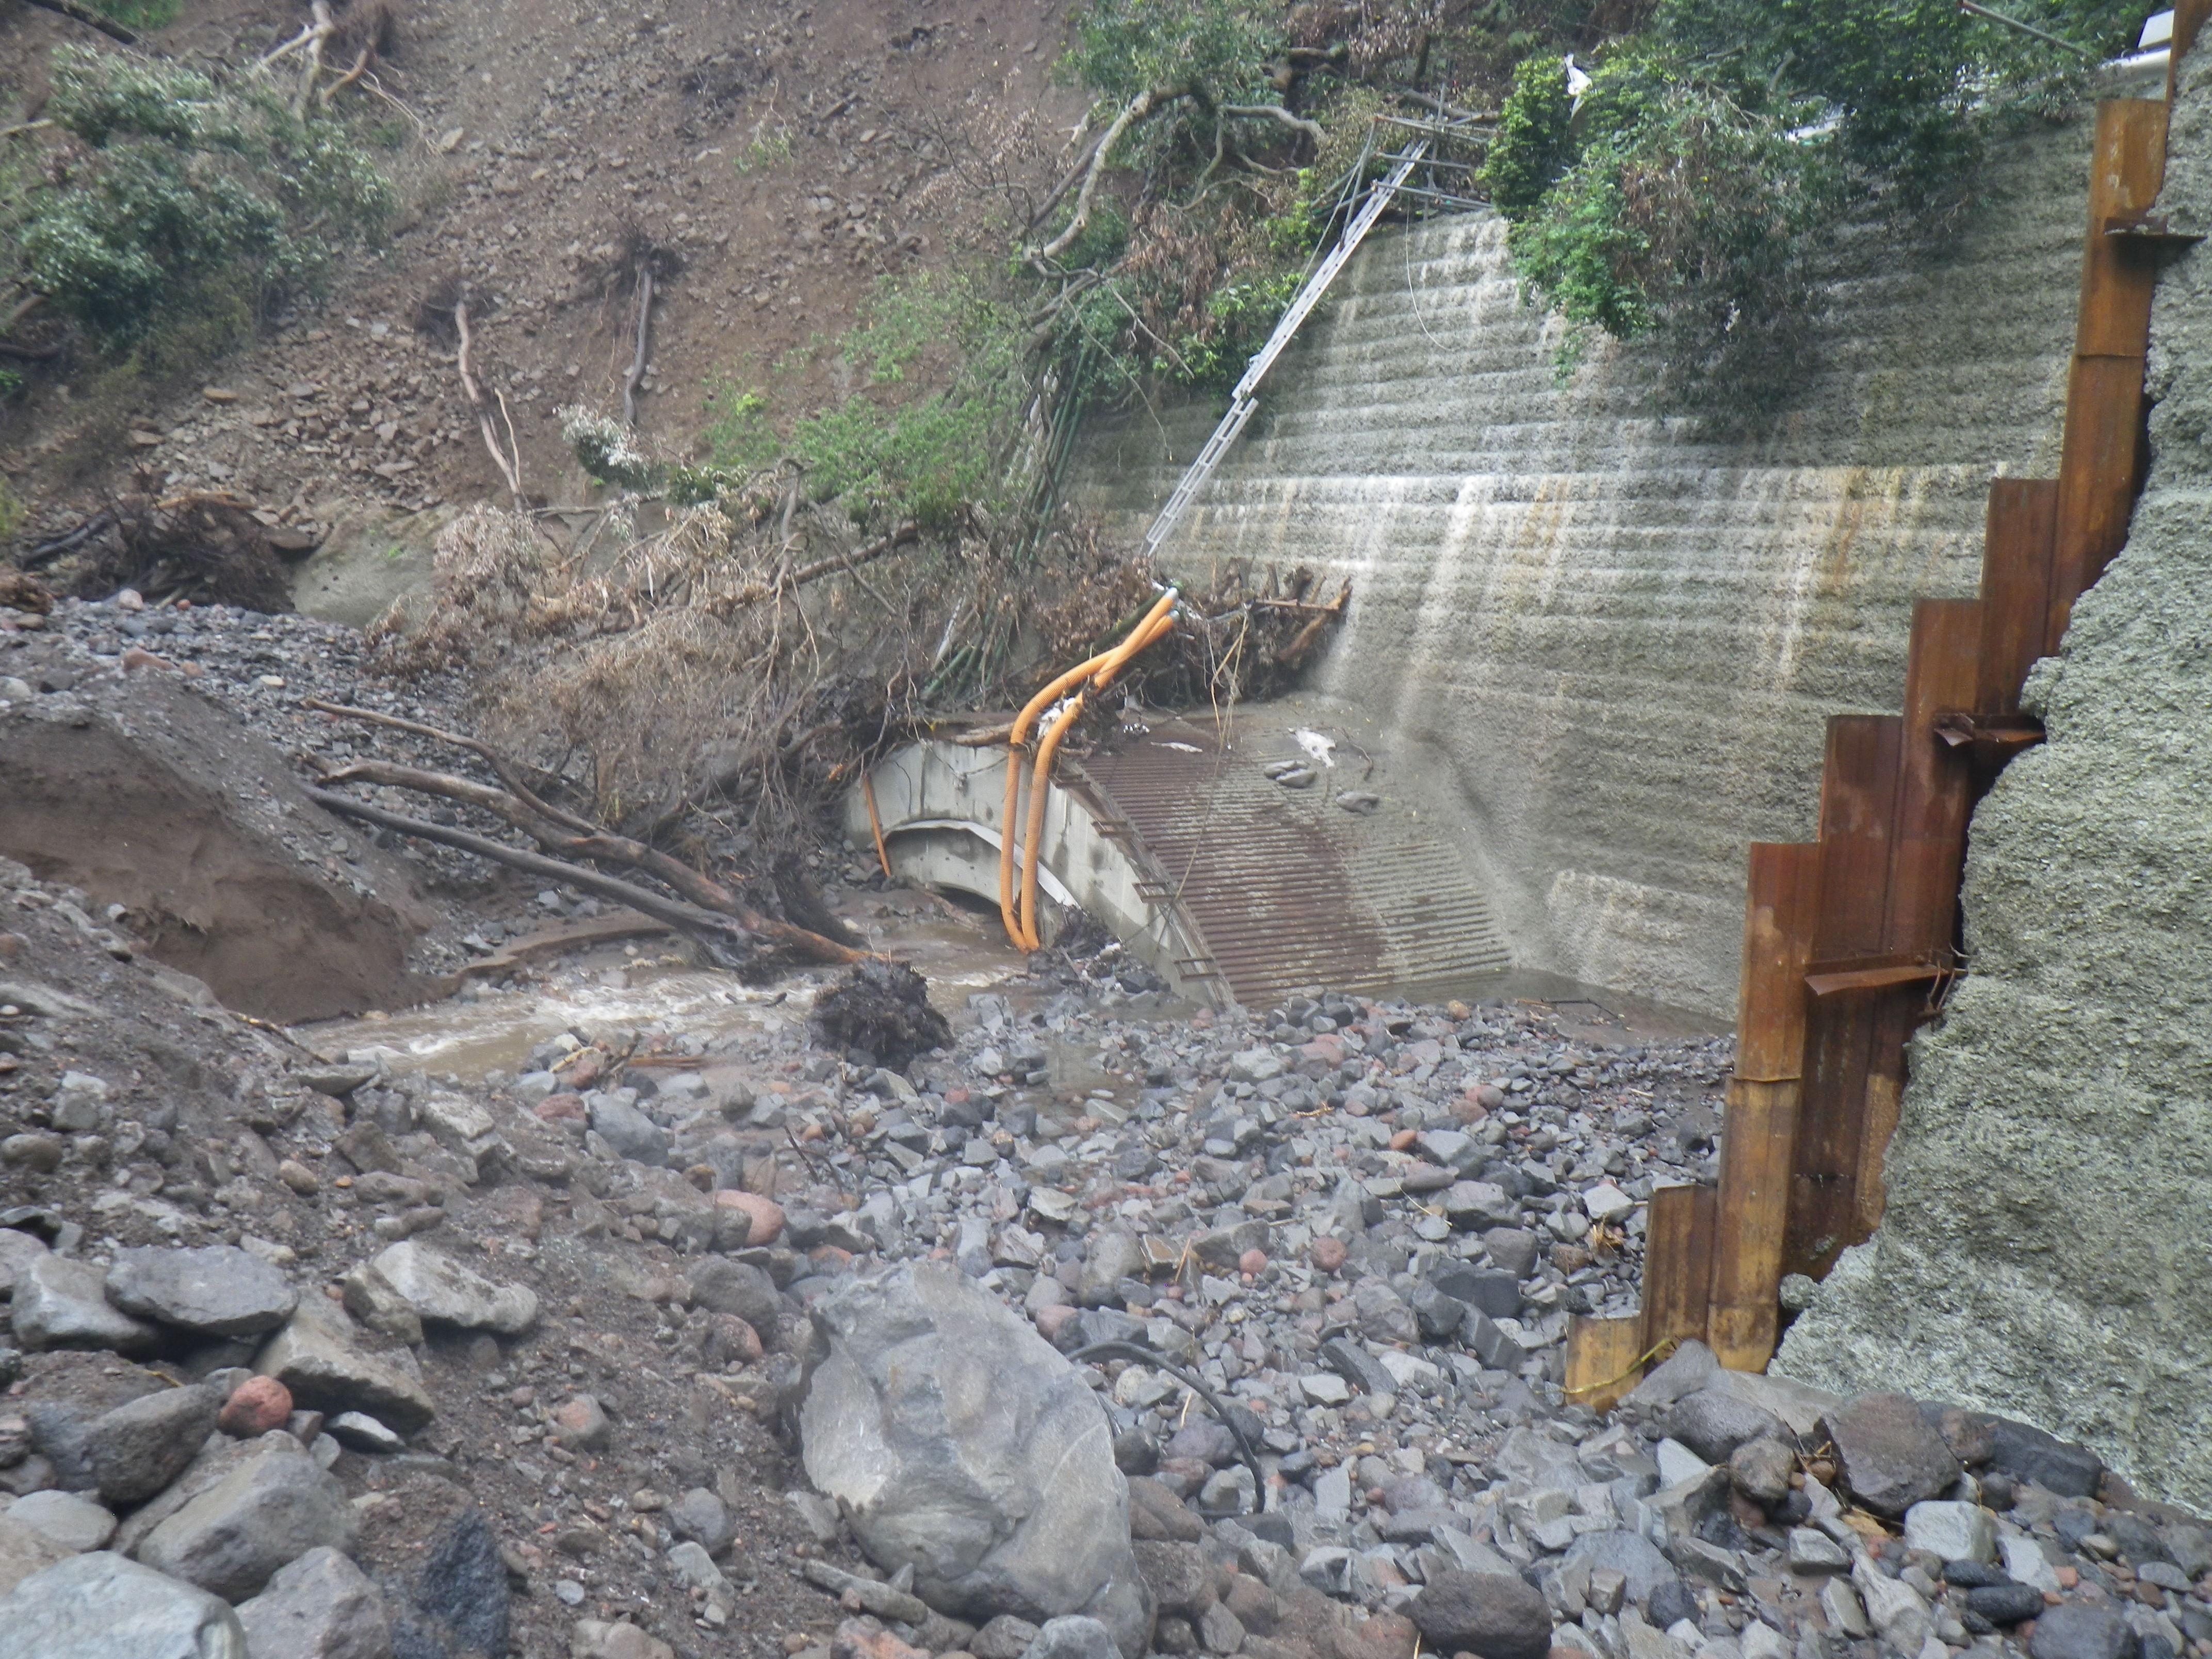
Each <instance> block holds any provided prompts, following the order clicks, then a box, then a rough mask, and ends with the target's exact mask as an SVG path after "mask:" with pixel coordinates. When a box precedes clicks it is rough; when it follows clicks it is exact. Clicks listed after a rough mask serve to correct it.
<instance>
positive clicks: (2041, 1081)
mask: <svg viewBox="0 0 2212 1659" xmlns="http://www.w3.org/2000/svg"><path fill="white" fill-rule="evenodd" d="M2183 64H2184V75H2183V84H2182V86H2181V88H2179V95H2178V96H2177V99H2176V101H2175V106H2174V111H2173V119H2172V132H2171V136H2170V140H2169V143H2168V147H2167V161H2166V184H2165V187H2164V188H2163V189H2162V190H2161V191H2160V194H2159V199H2158V207H2159V210H2160V213H2162V214H2166V215H2168V216H2170V218H2171V222H2172V223H2173V224H2174V225H2176V226H2179V227H2186V228H2189V229H2191V230H2202V229H2203V228H2205V227H2206V226H2207V225H2212V54H2205V53H2203V52H2199V53H2198V54H2197V55H2194V56H2191V57H2190V58H2185V59H2184V60H2183ZM2150 345H2151V362H2150V389H2151V392H2152V395H2153V397H2154V398H2155V399H2156V400H2157V401H2156V403H2155V404H2154V407H2153V409H2152V410H2151V418H2150V441H2151V458H2152V459H2151V469H2150V475H2149V478H2148V483H2147V484H2146V487H2145V489H2144V490H2143V494H2142V499H2141V500H2140V501H2138V502H2137V503H2136V511H2135V519H2134V522H2133V524H2132V525H2131V526H2130V529H2129V534H2128V544H2127V547H2126V549H2125V550H2124V551H2123V552H2122V553H2121V554H2120V556H2118V558H2117V559H2116V560H2114V561H2113V562H2112V567H2111V568H2109V569H2108V570H2106V573H2105V574H2104V577H2103V578H2102V580H2100V581H2099V582H2098V584H2097V585H2096V586H2095V587H2093V588H2092V589H2091V590H2090V591H2089V592H2087V593H2086V594H2084V595H2083V596H2082V597H2081V600H2080V602H2079V603H2078V604H2077V605H2075V610H2074V617H2073V623H2072V626H2071V627H2070V628H2069V629H2068V631H2067V635H2066V639H2065V641H2064V644H2063V648H2062V650H2061V652H2060V653H2059V655H2058V656H2057V658H2056V659H2046V660H2045V663H2044V664H2043V665H2042V667H2041V668H2040V669H2039V671H2038V673H2037V674H2036V676H2035V677H2034V678H2032V679H2031V680H2030V682H2029V684H2028V695H2027V696H2026V697H2024V698H2023V699H2022V701H2023V702H2024V703H2027V704H2028V705H2030V706H2031V707H2033V709H2034V710H2035V712H2037V713H2039V714H2041V715H2042V717H2043V720H2044V724H2045V732H2046V733H2047V738H2048V740H2047V741H2046V742H2045V744H2042V745H2041V746H2039V747H2038V748H2036V749H2033V750H2030V751H2028V752H2027V754H2025V755H2023V756H2021V757H2020V758H2019V759H2018V760H2016V761H2015V762H2014V763H2012V764H2011V765H2010V766H2009V767H2008V768H2007V769H2005V771H2004V774H2003V775H2002V777H2000V778H1999V779H1998V781H1997V783H1996V787H1995V788H1994V789H1992V790H1991V791H1990V794H1989V796H1988V798H1987V799H1984V801H1983V802H1982V804H1981V805H1980V807H1979V808H1978V810H1977V811H1976V812H1975V814H1974V821H1973V828H1972V848H1971V851H1970V854H1969V856H1968V860H1967V865H1966V888H1965V894H1964V902H1965V908H1966V945H1967V951H1968V960H1969V963H1970V971H1969V972H1968V974H1967V975H1966V978H1965V980H1964V981H1961V983H1960V988H1959V991H1958V993H1957V994H1956V995H1955V996H1954V998H1953V1000H1952V1001H1951V1004H1950V1007H1949V1011H1948V1014H1947V1015H1946V1018H1945V1019H1944V1021H1943V1023H1942V1025H1941V1026H1940V1027H1939V1028H1937V1029H1936V1030H1933V1031H1932V1032H1930V1033H1929V1034H1927V1035H1925V1036H1923V1037H1922V1038H1921V1040H1920V1041H1919V1042H1918V1043H1917V1045H1916V1046H1915V1048H1914V1050H1913V1054H1912V1081H1911V1085H1910V1086H1909V1087H1908V1088H1907V1089H1906V1091H1905V1098H1904V1103H1903V1113H1902V1117H1901V1120H1900V1121H1899V1125H1898V1129H1897V1133H1896V1135H1895V1137H1894V1139H1892V1141H1891V1142H1890V1146H1889V1156H1888V1164H1887V1170H1886V1179H1887V1185H1888V1189H1889V1205H1888V1210H1887V1213H1886V1214H1885V1216H1884V1218H1883V1220H1882V1225H1881V1231H1879V1232H1877V1233H1876V1234H1875V1237H1874V1239H1873V1242H1871V1243H1868V1244H1864V1245H1862V1246H1860V1247H1859V1248H1858V1249H1853V1250H1847V1251H1845V1252H1844V1257H1843V1259H1842V1261H1839V1262H1838V1263H1837V1265H1836V1268H1835V1271H1834V1272H1833V1273H1831V1274H1830V1275H1829V1277H1828V1279H1827V1280H1826V1283H1825V1284H1823V1285H1822V1286H1821V1289H1820V1297H1819V1298H1818V1300H1817V1301H1816V1302H1815V1303H1814V1305H1813V1307H1812V1308H1811V1309H1810V1310H1808V1311H1807V1312H1806V1313H1805V1315H1804V1316H1802V1317H1801V1318H1800V1319H1799V1320H1798V1322H1797V1323H1796V1326H1795V1327H1793V1328H1792V1329H1791V1331H1790V1335H1789V1338H1788V1340H1787V1341H1785V1342H1784V1345H1783V1351H1782V1354H1781V1358H1780V1359H1779V1361H1778V1369H1786V1370H1788V1371H1789V1372H1790V1375H1791V1376H1800V1377H1804V1378H1807V1379H1808V1380H1810V1381H1814V1382H1817V1383H1822V1384H1823V1385H1825V1386H1828V1387H1832V1388H1843V1389H1864V1388H1901V1389H1908V1390H1910V1391H1911V1392H1912V1393H1913V1394H1915V1395H1917V1396H1919V1397H1921V1398H1923V1399H1938V1400H1950V1401H1958V1402H1959V1403H1960V1404H1961V1405H1966V1406H1972V1407H1982V1408H1984V1409H1988V1410H1991V1411H1996V1412H2002V1413H2005V1414H2007V1415H2009V1416H2014V1417H2020V1418H2024V1419H2027V1420H2028V1421H2030V1422H2033V1423H2035V1424H2037V1425H2040V1426H2041V1427H2043V1428H2045V1429H2049V1430H2051V1431H2054V1432H2056V1433H2057V1434H2061V1435H2063V1436H2065V1437H2068V1438H2069V1439H2075V1440H2079V1441H2081V1442H2083V1443H2087V1444H2088V1445H2090V1446H2092V1447H2093V1448H2095V1449H2096V1450H2097V1451H2098V1452H2099V1453H2100V1455H2103V1457H2104V1458H2105V1459H2106V1462H2109V1463H2110V1464H2111V1465H2112V1467H2113V1468H2116V1469H2118V1470H2119V1471H2120V1472H2121V1473H2122V1474H2124V1475H2125V1476H2126V1477H2127V1478H2128V1480H2130V1482H2132V1483H2133V1484H2134V1485H2135V1486H2136V1488H2137V1489H2138V1490H2139V1491H2141V1492H2143V1493H2144V1494H2145V1495H2146V1496H2150V1497H2157V1498H2165V1499H2167V1500H2169V1501H2171V1502H2173V1503H2178V1504H2191V1505H2196V1506H2197V1507H2200V1508H2201V1507H2203V1506H2204V1505H2205V1504H2212V1391H2208V1390H2207V1389H2206V1387H2205V1379H2206V1377H2207V1376H2208V1374H2212V1250H2208V1249H2207V1246H2206V1243H2205V1236H2204V1229H2203V1225H2201V1223H2200V1222H2199V1220H2198V1218H2200V1217H2201V1216H2202V1215H2203V1213H2204V1210H2205V1206H2206V1204H2207V1202H2208V1201H2212V1158H2208V1152H2207V1149H2208V1148H2212V1004H2208V1000H2207V997H2206V985H2207V981H2208V963H2207V959H2206V957H2207V948H2206V942H2207V939H2208V938H2212V896H2208V893H2207V883H2208V879H2212V877H2208V872H2212V812H2208V811H2207V810H2206V800H2207V799H2208V796H2212V749H2208V747H2207V745H2206V744H2205V741H2204V724H2205V709H2206V708H2207V706H2208V704H2212V605H2208V603H2207V600H2208V597H2212V529H2208V526H2212V251H2208V250H2207V249H2206V248H2205V247H2203V246H2198V247H2197V248H2196V249H2194V250H2191V251H2189V252H2183V253H2179V254H2178V255H2177V256H2175V257H2174V258H2173V261H2172V264H2169V265H2168V266H2167V267H2166V270H2164V271H2163V272H2162V273H2161V275H2160V278H2159V286H2158V295H2157V300H2156V303H2155V306H2154V309H2153V311H2152V313H2151V337H2150Z"/></svg>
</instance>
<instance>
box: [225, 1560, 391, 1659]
mask: <svg viewBox="0 0 2212 1659" xmlns="http://www.w3.org/2000/svg"><path fill="white" fill-rule="evenodd" d="M238 1622H239V1623H240V1624H241V1625H243V1626H245V1627H246V1639H247V1640H248V1642H250V1643H251V1644H252V1648H253V1659H392V1616H391V1614H390V1613H388V1612H387V1611H386V1608H385V1604H384V1592H383V1591H381V1590H380V1589H377V1587H376V1586H375V1585H374V1583H371V1582H370V1581H369V1577H368V1574H367V1573H365V1572H363V1571H362V1570H361V1569H360V1568H359V1567H357V1566H356V1565H354V1564H353V1563H352V1562H351V1561H349V1560H348V1559H346V1558H345V1557H344V1556H343V1555H342V1554H340V1553H338V1552H337V1550H334V1549H332V1548H331V1547H329V1546H328V1545H324V1546H322V1547H319V1548H317V1549H312V1550H309V1551H308V1552H307V1553H306V1554H305V1555H303V1556H301V1558H300V1559H298V1560H296V1561H295V1562H293V1563H292V1565H289V1566H288V1567H286V1568H284V1569H283V1571H280V1572H279V1573H277V1575H276V1577H274V1578H271V1579H270V1581H269V1588H268V1589H264V1591H262V1592H261V1594H260V1595H257V1596H255V1597H254V1598H253V1599H252V1601H247V1602H245V1603H243V1604H242V1605H241V1606H240V1607H239V1609H238Z"/></svg>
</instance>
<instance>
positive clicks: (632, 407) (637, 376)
mask: <svg viewBox="0 0 2212 1659" xmlns="http://www.w3.org/2000/svg"><path fill="white" fill-rule="evenodd" d="M652 320H653V261H652V260H650V259H641V260H640V261H639V262H638V267H637V352H636V355H635V356H632V357H631V359H630V361H629V374H626V375H624V376H623V425H624V426H630V427H634V426H635V425H636V424H637V388H638V384H639V382H641V380H644V379H645V343H646V330H647V326H648V325H650V324H651V322H652Z"/></svg>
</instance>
